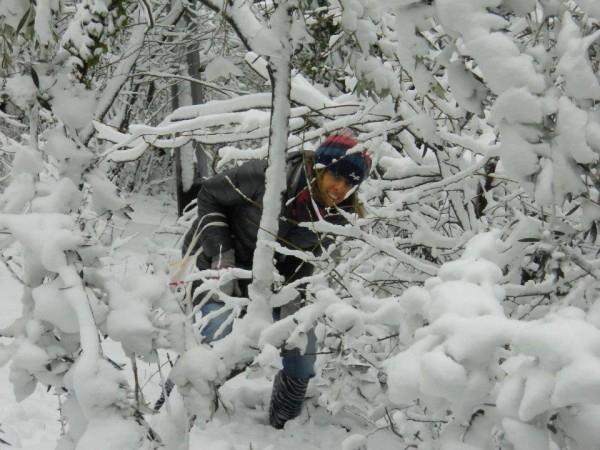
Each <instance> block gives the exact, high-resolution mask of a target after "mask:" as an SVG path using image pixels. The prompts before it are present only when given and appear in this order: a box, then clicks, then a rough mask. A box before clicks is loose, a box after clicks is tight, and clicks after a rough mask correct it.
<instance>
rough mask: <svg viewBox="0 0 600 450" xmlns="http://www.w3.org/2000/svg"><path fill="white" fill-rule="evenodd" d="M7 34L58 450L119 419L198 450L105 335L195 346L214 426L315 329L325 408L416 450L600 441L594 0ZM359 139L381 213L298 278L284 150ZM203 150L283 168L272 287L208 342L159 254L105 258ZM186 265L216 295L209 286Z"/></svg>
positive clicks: (8, 249)
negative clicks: (300, 294)
mask: <svg viewBox="0 0 600 450" xmlns="http://www.w3.org/2000/svg"><path fill="white" fill-rule="evenodd" d="M0 29H1V30H2V32H1V33H0V51H1V52H2V56H1V61H2V63H1V67H0V70H1V71H2V79H1V81H0V90H1V94H2V97H1V103H0V152H1V153H0V158H1V159H0V162H1V165H0V177H1V178H0V183H1V186H2V191H1V192H0V208H2V215H0V231H1V234H0V237H1V239H0V256H1V259H2V261H3V263H4V264H5V265H6V266H7V267H8V268H9V269H10V271H11V272H12V273H13V275H14V276H15V277H16V278H17V279H18V280H20V282H21V283H22V285H23V297H22V299H21V301H22V303H23V314H22V317H21V318H20V319H19V320H17V321H16V322H15V323H14V324H13V325H12V326H10V327H8V328H6V329H4V330H2V336H3V339H2V347H0V361H2V362H4V363H6V362H8V361H11V364H12V365H11V373H12V375H11V380H12V381H13V384H14V389H15V394H16V395H17V397H18V398H24V397H26V396H27V395H28V394H30V393H31V392H32V390H33V389H34V388H35V386H36V384H37V383H42V384H44V385H49V386H53V387H54V389H55V390H57V392H58V391H60V392H62V393H61V398H62V401H63V405H62V408H61V410H62V415H63V418H64V420H65V424H66V432H65V434H64V436H62V438H61V441H60V445H61V448H75V447H76V446H77V447H78V448H86V447H85V446H86V443H89V442H91V440H93V439H94V438H95V437H97V436H98V433H105V430H107V429H111V430H112V429H115V427H119V429H121V430H122V432H119V433H112V434H111V436H114V439H115V441H114V442H112V441H111V442H108V443H106V448H159V447H160V446H161V445H165V446H166V447H168V448H169V447H172V448H176V447H174V446H175V445H181V444H182V443H183V445H185V442H186V441H185V437H182V436H183V435H185V432H186V426H185V425H184V426H183V427H182V428H181V429H182V432H181V433H182V436H179V437H177V436H176V435H173V434H170V435H169V437H168V438H165V436H160V435H159V434H160V433H156V432H155V431H152V430H151V426H150V425H148V422H147V421H146V419H145V417H144V411H145V408H144V406H145V403H144V399H143V396H142V395H140V394H141V388H140V385H139V383H138V380H137V377H136V378H135V382H136V385H135V386H134V387H133V388H129V387H128V383H127V379H126V377H125V376H124V375H123V372H121V371H119V370H118V369H117V368H116V367H115V366H114V365H113V364H111V362H110V360H109V358H108V357H107V356H106V355H105V353H104V350H103V346H104V342H105V340H106V339H110V340H112V341H117V342H119V343H120V344H121V345H122V347H123V350H124V351H125V353H126V354H127V355H128V356H130V358H131V361H132V367H134V370H135V367H136V366H137V364H138V363H139V364H155V363H158V364H159V366H160V364H161V362H162V361H161V359H162V355H164V351H165V350H168V351H170V352H174V353H175V354H177V355H180V362H179V363H178V364H177V365H176V370H175V373H174V375H173V378H174V381H175V382H176V384H177V385H178V388H179V390H180V391H181V392H183V393H184V394H185V395H186V402H185V404H184V408H185V411H186V414H187V415H188V416H189V417H191V416H193V415H196V416H197V417H201V418H205V417H208V416H210V413H211V411H210V406H211V405H210V404H207V398H208V395H209V394H210V392H209V391H210V383H215V384H221V383H223V382H224V380H225V379H227V377H228V376H229V375H230V374H231V373H232V372H235V371H236V370H241V369H244V368H245V367H246V366H249V369H247V372H249V373H252V374H253V375H264V374H269V373H271V372H272V371H273V370H274V369H275V368H276V367H277V364H278V358H279V349H280V348H281V347H282V346H283V345H284V343H285V342H287V345H288V346H289V347H294V346H297V347H300V348H303V347H304V346H305V344H306V335H305V333H306V331H307V330H309V329H310V328H312V327H316V332H317V335H318V337H319V341H320V343H321V345H322V347H323V353H324V354H323V355H321V356H320V359H319V367H320V369H321V370H320V374H319V375H318V377H317V379H316V381H315V384H316V385H318V387H319V394H320V402H321V405H322V406H323V407H326V408H327V409H328V410H329V411H331V412H332V413H334V414H335V413H337V412H338V411H340V410H342V409H346V410H350V411H352V412H354V413H356V414H358V415H360V416H362V417H364V418H365V421H366V422H367V423H369V424H370V425H369V426H371V427H372V429H373V430H375V429H377V428H378V427H387V428H388V430H389V433H391V434H394V435H397V436H396V438H397V439H398V443H399V445H405V446H406V445H408V446H413V447H414V448H422V449H426V448H427V449H430V448H442V449H457V448H462V449H468V448H490V449H492V448H502V449H511V448H514V449H531V448H571V449H589V448H594V447H595V446H597V444H596V443H597V442H598V441H599V440H600V435H599V434H600V431H598V429H597V427H593V426H589V425H588V422H589V423H594V422H595V421H597V420H598V418H599V416H600V397H599V395H600V373H599V371H600V369H599V367H600V348H599V347H598V345H599V344H598V342H600V339H599V337H600V336H598V334H599V333H600V331H599V330H598V327H600V319H599V317H600V316H599V305H600V303H599V302H598V301H597V299H598V282H597V280H598V277H599V276H600V260H599V259H598V253H599V250H600V247H599V245H598V243H597V234H598V227H599V225H598V222H599V221H600V206H599V201H600V198H599V194H598V187H599V183H600V180H599V178H598V177H599V173H598V169H599V167H598V159H599V154H600V115H599V113H598V110H597V103H596V102H597V101H599V100H600V80H599V78H598V75H597V73H598V69H599V64H600V56H599V55H600V45H599V44H598V39H599V38H600V4H598V3H597V2H596V1H594V0H569V1H567V0H469V1H466V0H430V1H426V0H402V1H389V0H339V1H337V0H311V1H308V0H280V1H274V2H247V1H244V0H232V1H228V2H223V1H221V0H199V1H196V2H188V1H183V0H155V1H152V2H150V1H147V0H140V1H133V0H81V1H67V0H50V1H39V0H38V1H34V0H5V1H3V2H2V3H1V4H0ZM191 54H193V55H195V57H198V58H199V62H200V63H199V67H198V69H197V70H196V69H194V70H193V71H190V70H189V68H190V67H191V65H190V64H191V63H190V61H191V59H190V58H189V55H191ZM191 86H196V87H198V86H200V87H201V90H202V99H201V101H198V99H197V98H194V96H193V95H192V94H191V93H190V92H192V91H193V89H192V87H191ZM346 127H351V128H354V129H355V130H356V131H357V132H358V133H359V140H360V142H361V144H360V145H359V149H360V150H365V149H366V150H367V151H368V153H369V154H370V155H371V157H372V159H373V161H374V166H373V170H372V173H371V176H370V178H369V180H368V181H367V182H365V183H364V184H363V185H362V186H361V188H360V197H361V200H362V201H363V203H364V204H365V208H366V210H367V214H366V216H365V217H362V218H356V217H349V218H348V219H349V221H350V225H348V226H345V227H341V226H332V225H329V224H327V223H326V222H317V223H314V224H311V226H312V227H314V228H315V229H316V230H318V231H320V232H322V233H324V234H329V235H331V236H333V237H334V238H335V244H334V245H332V246H331V247H330V248H329V249H328V250H327V251H326V252H325V253H324V254H323V255H322V256H321V257H319V258H317V259H316V260H315V258H314V257H312V255H308V254H298V256H300V257H302V258H306V259H309V260H311V261H312V262H313V263H314V264H315V265H316V266H317V267H318V268H319V270H318V272H317V273H315V275H314V276H312V277H311V279H310V280H300V281H298V282H297V283H294V284H291V285H288V286H281V285H280V283H278V280H277V276H276V275H275V274H274V273H273V265H272V262H271V261H272V259H273V258H272V257H273V255H274V253H275V252H286V251H287V252H289V251H293V250H291V249H286V248H282V247H281V246H280V245H279V244H277V242H276V241H275V239H274V233H276V231H277V229H276V227H277V217H278V214H279V209H278V208H279V204H280V202H279V201H278V199H279V198H280V193H281V191H282V190H283V188H284V178H283V177H284V174H285V161H286V154H289V153H292V152H296V151H299V150H303V151H310V150H312V149H314V148H315V147H316V145H318V143H319V141H320V140H321V139H322V138H323V137H324V136H325V135H327V134H328V133H330V132H332V131H336V130H339V129H342V128H346ZM195 146H201V148H202V149H203V151H205V152H207V153H208V154H209V156H210V158H211V159H213V160H214V164H213V165H214V168H215V169H216V170H220V169H221V168H222V167H224V166H227V165H230V164H237V163H240V162H242V161H244V160H248V159H253V158H265V157H266V158H268V159H269V170H268V172H267V179H268V183H267V193H266V195H265V205H264V206H265V207H264V214H263V219H262V221H261V234H259V243H258V249H257V252H256V254H255V270H253V271H252V273H248V272H246V271H241V270H235V269H234V270H229V271H228V272H227V273H226V274H221V275H222V277H221V280H219V282H226V281H228V280H230V279H231V277H252V279H253V284H252V289H251V290H250V299H240V298H232V299H230V300H228V301H226V307H227V308H228V309H230V310H231V311H232V315H231V320H232V321H234V331H233V332H232V333H231V334H230V335H229V336H227V337H226V338H224V339H222V340H221V341H218V342H216V343H214V345H212V347H208V346H206V345H202V344H201V343H200V337H199V334H198V327H201V326H202V325H203V322H202V320H201V321H200V322H199V323H195V324H194V323H193V322H192V320H191V319H192V317H193V312H190V311H184V310H182V309H181V308H180V305H179V303H178V301H177V298H176V296H174V295H173V293H171V291H170V290H169V289H168V288H167V273H166V270H164V267H166V264H165V262H164V261H162V262H161V261H160V260H159V259H156V258H155V259H153V260H152V261H151V262H152V264H149V266H148V268H145V269H148V273H141V272H142V270H140V273H139V274H125V275H123V274H116V273H111V272H110V270H108V268H107V267H106V257H107V256H108V255H109V254H110V252H111V246H112V247H114V243H113V240H112V238H113V237H114V233H115V231H114V230H115V228H114V222H113V219H115V218H116V219H123V218H126V217H127V216H128V214H129V212H130V211H129V208H130V206H129V205H128V202H127V200H126V198H124V196H122V195H121V194H120V192H119V190H120V189H124V190H125V191H130V190H131V189H132V188H133V189H135V188H136V187H139V186H140V184H144V185H145V186H150V185H152V183H153V182H156V184H159V183H161V182H162V181H164V180H163V178H168V177H170V176H171V174H170V173H169V170H171V168H172V164H171V159H172V157H173V155H174V154H176V153H178V154H179V156H180V158H181V160H182V172H184V177H185V176H187V177H188V179H187V181H186V182H187V183H188V184H189V183H191V180H190V179H189V177H191V176H192V175H193V174H191V172H189V171H188V172H185V170H186V168H189V167H191V166H192V165H193V152H192V151H190V149H193V148H196V147H195ZM165 167H167V168H169V169H168V170H165V169H164V168H165ZM153 177H154V178H153ZM192 214H193V213H189V214H188V215H187V216H184V217H183V218H182V219H181V221H180V224H183V225H185V224H186V223H188V224H189V219H190V216H191V215H192ZM208 272H210V273H208ZM179 275H181V277H182V279H180V280H177V281H183V282H186V281H188V282H189V281H191V280H192V279H193V278H202V279H203V280H205V281H206V282H205V283H204V285H203V289H206V290H212V291H213V292H218V291H219V282H217V281H215V280H214V279H213V278H212V277H214V276H215V273H214V272H213V271H207V273H199V274H198V273H196V274H193V275H190V276H188V278H185V273H183V275H182V272H180V273H179ZM228 277H229V278H228ZM306 281H309V282H310V284H309V287H308V293H307V300H308V304H307V306H306V307H304V308H302V309H301V310H299V311H298V312H296V313H295V314H294V315H292V316H290V317H288V318H286V319H284V320H282V321H279V322H277V323H274V324H273V323H272V318H271V315H270V310H271V307H273V306H280V305H282V304H285V303H286V302H287V301H289V300H290V299H292V298H294V297H295V295H296V294H297V290H296V288H298V287H299V286H300V285H302V284H303V283H305V282H306ZM10 301H18V299H10ZM245 307H247V314H246V315H245V316H244V317H243V318H236V319H235V320H234V316H235V315H236V314H237V313H239V312H240V311H241V309H242V308H245ZM203 320H204V321H205V320H206V318H204V319H203ZM158 350H160V352H159V351H158ZM200 361H202V363H203V364H202V365H201V367H200V363H199V362H200ZM182 420H185V419H182ZM87 448H90V447H87Z"/></svg>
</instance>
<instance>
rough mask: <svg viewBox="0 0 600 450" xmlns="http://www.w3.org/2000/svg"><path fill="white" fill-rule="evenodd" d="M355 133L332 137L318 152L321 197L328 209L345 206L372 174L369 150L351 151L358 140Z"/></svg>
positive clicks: (346, 130)
mask: <svg viewBox="0 0 600 450" xmlns="http://www.w3.org/2000/svg"><path fill="white" fill-rule="evenodd" d="M354 138H355V134H354V132H353V131H352V130H349V129H345V130H341V131H339V132H337V133H335V134H332V135H330V136H329V137H328V138H327V139H325V141H323V143H322V144H321V145H319V147H318V148H317V150H316V151H315V170H316V172H317V185H318V189H319V195H320V197H321V200H322V201H323V203H324V204H325V206H334V205H339V204H340V203H342V202H343V201H344V200H345V199H346V198H347V196H348V194H349V193H350V192H353V191H355V190H356V187H357V186H358V185H359V184H360V183H362V182H363V181H364V179H365V178H366V177H367V175H368V174H369V168H370V165H371V160H370V158H369V156H368V155H367V153H366V151H363V152H352V150H351V149H352V148H353V147H354V146H356V144H357V141H356V140H355V139H354Z"/></svg>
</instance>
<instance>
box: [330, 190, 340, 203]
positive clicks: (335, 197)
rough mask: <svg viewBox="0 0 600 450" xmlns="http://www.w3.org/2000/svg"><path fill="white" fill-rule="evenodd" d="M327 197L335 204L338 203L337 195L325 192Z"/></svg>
mask: <svg viewBox="0 0 600 450" xmlns="http://www.w3.org/2000/svg"><path fill="white" fill-rule="evenodd" d="M327 195H329V197H331V199H332V200H333V201H334V202H337V201H338V199H339V197H338V196H337V195H335V194H333V193H331V192H327Z"/></svg>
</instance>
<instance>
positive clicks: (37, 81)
mask: <svg viewBox="0 0 600 450" xmlns="http://www.w3.org/2000/svg"><path fill="white" fill-rule="evenodd" d="M31 79H32V80H33V84H35V87H36V88H38V90H39V89H40V78H39V77H38V74H37V72H36V71H35V69H34V68H33V67H32V68H31Z"/></svg>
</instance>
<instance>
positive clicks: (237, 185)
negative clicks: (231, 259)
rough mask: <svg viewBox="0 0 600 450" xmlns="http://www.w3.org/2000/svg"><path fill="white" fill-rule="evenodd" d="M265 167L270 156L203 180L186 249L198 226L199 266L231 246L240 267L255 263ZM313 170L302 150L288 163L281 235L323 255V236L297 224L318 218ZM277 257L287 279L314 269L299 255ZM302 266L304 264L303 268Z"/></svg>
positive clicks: (332, 217) (332, 218) (334, 218)
mask: <svg viewBox="0 0 600 450" xmlns="http://www.w3.org/2000/svg"><path fill="white" fill-rule="evenodd" d="M266 168H267V162H266V161H265V160H255V161H249V162H246V163H244V164H242V165H241V166H238V167H236V168H234V169H231V170H228V171H225V172H223V173H220V174H218V175H215V176H213V177H211V178H208V179H206V180H204V181H203V182H202V187H201V189H200V192H199V193H198V218H197V219H196V220H195V221H194V223H193V225H192V227H191V228H190V230H189V231H188V233H187V234H186V236H185V238H184V243H183V251H184V253H185V252H186V250H187V248H188V247H189V246H190V244H191V242H192V240H193V236H194V233H195V232H196V230H198V233H199V238H198V240H197V242H196V245H195V246H194V249H193V252H194V253H195V252H196V251H197V250H198V249H199V248H200V247H201V248H202V251H201V252H200V254H199V255H198V258H197V263H196V264H197V266H198V268H199V269H201V270H202V269H207V268H209V267H210V261H211V259H212V258H213V257H214V256H216V255H218V254H219V253H220V252H224V251H226V250H229V249H231V248H233V249H234V250H235V257H236V266H237V267H241V268H245V269H250V268H251V267H252V258H253V255H254V250H255V249H256V241H257V233H258V226H259V223H260V219H261V215H262V201H263V196H264V194H265V184H266V182H265V171H266ZM311 174H312V160H310V159H307V158H306V157H304V158H303V157H302V156H301V155H298V156H296V157H294V158H293V159H291V160H290V161H289V162H288V169H287V176H286V178H287V184H286V186H287V188H286V190H285V192H284V193H283V204H282V209H281V216H280V220H279V232H278V236H277V238H278V241H279V242H280V243H281V244H282V245H285V246H288V247H290V248H294V249H301V250H307V251H310V252H312V253H313V254H318V253H320V250H321V245H320V244H321V237H320V236H318V235H317V234H316V233H315V232H313V231H312V230H311V229H310V228H307V227H300V226H298V225H297V223H298V222H310V221H315V220H317V218H318V216H317V214H316V212H315V211H314V209H313V205H312V202H311V201H310V196H309V191H308V189H307V177H308V179H310V177H311V176H312V175H311ZM307 200H308V201H307ZM350 203H351V202H350V201H346V202H345V203H342V204H341V205H339V208H343V209H349V210H352V209H353V208H352V205H351V204H350ZM319 210H320V214H321V215H322V217H324V219H325V220H327V221H328V222H330V223H335V224H344V223H345V219H344V218H343V217H342V216H341V215H340V214H339V212H337V211H336V209H335V208H328V209H325V208H322V207H320V208H319ZM276 260H277V268H278V270H279V272H280V273H281V274H282V275H283V276H284V277H285V278H286V280H287V281H290V279H291V278H292V275H293V278H296V277H299V276H307V275H310V273H312V266H309V265H306V264H304V265H303V264H302V262H301V261H299V260H298V259H297V258H294V257H284V256H282V255H278V256H277V257H276ZM300 266H303V267H302V270H300V271H299V272H298V271H297V269H298V267H300Z"/></svg>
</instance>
